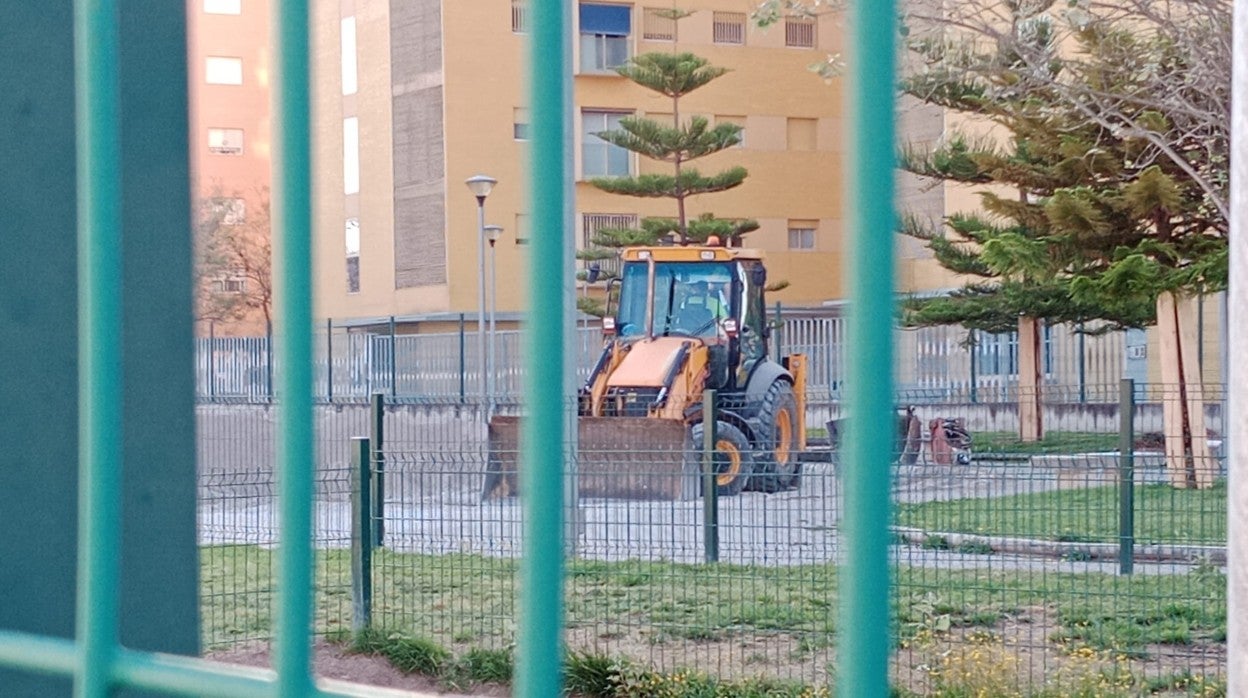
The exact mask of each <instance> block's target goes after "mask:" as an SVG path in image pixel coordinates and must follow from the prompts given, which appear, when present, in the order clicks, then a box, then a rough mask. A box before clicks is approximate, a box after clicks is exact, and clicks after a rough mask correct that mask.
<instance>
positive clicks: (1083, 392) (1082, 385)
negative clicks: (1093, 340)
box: [1079, 322, 1088, 404]
mask: <svg viewBox="0 0 1248 698" xmlns="http://www.w3.org/2000/svg"><path fill="white" fill-rule="evenodd" d="M1085 339H1086V337H1085V336H1084V334H1083V323H1082V322H1081V323H1079V404H1083V403H1085V402H1087V401H1088V377H1087V361H1088V360H1087V352H1086V345H1085Z"/></svg>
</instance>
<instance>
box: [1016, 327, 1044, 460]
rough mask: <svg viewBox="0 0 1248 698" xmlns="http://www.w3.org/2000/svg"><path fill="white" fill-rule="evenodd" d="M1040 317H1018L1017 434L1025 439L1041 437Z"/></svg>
mask: <svg viewBox="0 0 1248 698" xmlns="http://www.w3.org/2000/svg"><path fill="white" fill-rule="evenodd" d="M1040 358H1041V354H1040V321H1039V320H1037V319H1036V318H1034V317H1020V318H1019V319H1018V437H1019V439H1020V440H1022V441H1023V442H1024V443H1032V442H1035V441H1039V440H1041V439H1043V438H1044V419H1043V417H1042V416H1041V413H1040V375H1041V373H1040V368H1041V366H1040Z"/></svg>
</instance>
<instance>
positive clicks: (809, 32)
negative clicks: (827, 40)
mask: <svg viewBox="0 0 1248 698" xmlns="http://www.w3.org/2000/svg"><path fill="white" fill-rule="evenodd" d="M784 45H785V46H792V47H794V48H814V47H815V20H813V19H811V18H809V17H789V18H788V19H785V20H784Z"/></svg>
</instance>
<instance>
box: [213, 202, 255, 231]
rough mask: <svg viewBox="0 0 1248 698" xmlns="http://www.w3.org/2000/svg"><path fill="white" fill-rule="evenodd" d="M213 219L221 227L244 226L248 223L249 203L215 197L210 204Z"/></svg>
mask: <svg viewBox="0 0 1248 698" xmlns="http://www.w3.org/2000/svg"><path fill="white" fill-rule="evenodd" d="M209 205H210V206H211V210H212V217H213V218H214V219H216V220H219V221H221V225H242V224H243V223H246V222H247V202H246V201H245V200H243V199H238V198H234V197H227V196H218V197H214V198H213V199H212V200H211V202H210V204H209Z"/></svg>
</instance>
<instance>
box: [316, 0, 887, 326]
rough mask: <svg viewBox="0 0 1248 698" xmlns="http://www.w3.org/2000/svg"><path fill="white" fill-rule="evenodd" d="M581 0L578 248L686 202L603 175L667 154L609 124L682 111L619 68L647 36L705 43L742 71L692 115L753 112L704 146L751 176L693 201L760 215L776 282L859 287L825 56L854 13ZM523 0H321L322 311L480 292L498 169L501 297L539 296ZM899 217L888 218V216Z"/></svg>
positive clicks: (428, 303)
mask: <svg viewBox="0 0 1248 698" xmlns="http://www.w3.org/2000/svg"><path fill="white" fill-rule="evenodd" d="M679 7H680V8H681V9H682V10H686V11H691V12H692V14H691V15H690V16H688V17H686V18H683V19H680V20H679V21H674V20H672V19H668V18H665V17H664V14H663V13H662V12H661V10H664V9H668V10H670V9H671V8H672V3H671V2H670V0H652V1H651V2H646V0H640V1H639V2H636V3H624V2H605V1H602V0H593V1H590V0H584V1H582V2H579V3H577V5H576V6H575V7H574V8H573V13H572V14H573V26H572V31H573V32H574V33H575V37H573V42H572V44H573V52H574V56H573V72H574V75H575V77H574V109H575V113H574V115H573V122H574V134H575V154H576V155H575V160H576V162H575V178H576V185H575V202H576V203H575V205H576V223H575V225H576V231H575V237H576V240H577V245H578V247H581V246H584V245H585V244H586V243H587V240H588V239H589V236H590V235H591V234H592V233H593V231H594V230H595V229H596V228H598V227H600V226H604V225H619V224H621V223H625V224H627V223H631V222H634V221H636V220H637V219H638V218H640V217H645V216H648V215H668V216H672V215H674V214H675V206H674V204H673V203H672V202H671V201H668V200H641V199H633V198H629V197H623V196H617V195H611V194H607V193H604V192H601V191H599V190H597V189H595V188H594V187H592V186H591V185H590V184H588V182H587V180H588V179H589V178H592V177H594V176H599V175H618V174H630V173H638V172H651V171H654V172H658V171H670V170H666V169H663V168H665V167H667V166H665V165H661V164H658V163H653V162H650V161H646V160H644V159H639V158H637V157H635V156H633V155H632V154H629V153H627V152H626V151H623V150H621V149H619V148H617V147H615V146H613V145H609V144H607V143H606V142H604V141H602V140H601V139H599V138H598V137H597V136H595V135H593V134H594V132H596V131H602V130H606V129H610V128H612V127H613V126H614V125H615V124H616V123H618V120H619V118H620V117H621V116H623V115H627V114H638V115H644V116H647V117H651V118H656V119H666V118H671V114H672V105H671V102H670V100H668V99H667V98H663V97H660V96H657V95H655V94H653V93H650V92H648V91H646V90H644V89H642V88H640V87H638V86H637V85H635V84H633V83H631V82H630V81H628V80H626V79H624V78H621V77H619V76H618V75H617V74H616V73H615V72H614V71H612V70H611V68H612V67H613V66H615V65H618V64H620V63H621V62H623V61H624V60H626V59H627V58H628V57H629V56H632V55H637V54H639V53H643V52H649V51H689V52H692V53H695V54H698V55H700V56H703V57H705V58H707V59H708V60H710V62H711V63H712V64H714V65H718V66H722V67H725V68H728V69H729V71H730V72H729V73H728V74H726V75H725V76H724V77H721V78H719V79H718V80H715V81H713V82H712V83H710V84H709V85H707V86H705V87H703V88H701V89H700V90H698V91H696V92H694V93H692V94H690V95H688V96H687V97H685V98H683V99H682V101H681V110H682V115H684V116H688V115H693V114H700V115H704V116H706V117H707V118H708V119H710V120H711V121H712V122H725V121H727V122H732V123H737V124H740V125H742V126H743V128H744V139H743V142H742V143H741V144H740V145H739V146H737V147H734V148H732V149H730V150H728V151H725V152H722V153H718V154H715V155H713V156H710V157H707V158H705V159H703V160H700V161H698V162H697V163H696V166H697V167H698V168H699V169H701V170H702V171H703V172H713V171H717V170H719V169H723V168H725V167H728V166H732V165H737V164H740V165H742V166H744V167H746V168H747V169H748V170H749V172H750V176H749V178H748V179H747V180H746V182H745V183H744V184H743V185H742V186H740V187H739V188H737V189H733V190H730V191H727V192H723V193H718V194H713V195H705V196H701V197H696V198H695V199H693V200H692V205H691V211H690V213H691V214H692V215H696V214H698V213H702V212H713V213H714V214H715V215H716V216H718V217H721V218H754V219H756V220H758V221H759V223H760V224H761V228H760V229H759V230H757V231H755V232H753V233H750V234H749V235H748V236H747V238H746V244H747V245H748V246H750V247H756V248H761V249H763V250H765V251H766V253H767V257H768V260H769V267H770V271H771V278H772V279H773V280H784V281H787V282H789V286H788V288H786V289H784V290H782V291H779V292H777V293H775V294H773V296H772V300H779V301H782V302H784V303H785V304H786V305H790V306H791V305H808V306H819V305H822V304H824V303H826V302H829V301H835V300H836V299H839V298H841V297H842V295H843V293H844V290H843V289H844V282H843V281H842V277H841V273H840V270H841V258H842V255H843V254H844V252H845V250H844V237H845V231H844V211H843V205H842V200H841V199H842V194H841V189H842V185H841V171H842V167H843V158H844V156H845V142H844V136H843V120H842V111H843V100H844V95H843V90H844V86H843V81H842V80H834V81H832V83H831V84H827V83H825V82H824V80H823V79H822V78H820V77H819V76H818V75H816V74H815V73H813V72H811V71H810V70H809V66H810V65H812V64H814V63H816V62H818V61H821V60H824V59H826V58H827V56H828V55H829V54H834V53H839V52H841V51H843V50H844V39H843V31H842V22H843V18H839V17H834V16H821V17H819V18H815V19H808V18H800V17H791V18H788V19H787V20H786V21H783V22H781V23H779V24H777V25H774V26H772V27H769V28H767V29H760V28H757V27H755V26H754V25H753V24H752V22H751V21H750V18H749V11H750V9H751V7H752V3H751V2H749V1H748V0H687V1H685V0H682V2H681V3H680V4H679ZM529 18H530V14H529V11H528V6H527V3H526V2H525V0H479V1H478V2H458V1H456V2H451V1H445V2H444V1H442V0H403V1H401V2H400V1H398V0H340V2H337V3H323V4H319V5H318V6H317V14H316V16H315V18H314V28H313V54H314V55H313V65H314V71H313V72H314V80H315V84H314V123H315V133H316V142H315V144H314V157H315V162H316V163H317V166H316V174H315V183H314V185H315V201H316V203H315V211H314V216H315V238H316V240H315V253H316V260H317V262H316V263H317V275H316V277H317V284H318V286H317V289H316V292H317V298H316V301H317V313H318V314H319V315H322V316H328V317H332V318H335V319H336V320H337V319H342V320H344V321H349V320H351V319H360V318H384V317H388V316H396V317H399V318H407V319H411V320H415V319H418V318H429V317H435V316H438V315H440V314H444V313H460V312H464V313H467V314H468V315H469V318H470V321H471V317H472V316H473V315H474V314H475V311H476V308H477V302H478V290H477V288H478V281H479V279H480V269H481V265H480V264H479V263H478V256H477V255H478V244H479V243H478V240H479V226H478V209H477V202H476V199H475V198H474V196H473V195H472V193H471V192H470V191H469V189H468V188H467V187H466V186H465V184H464V181H465V180H466V179H468V178H469V177H471V176H473V175H476V174H478V173H483V174H486V175H489V176H491V177H493V178H495V179H497V180H498V184H497V185H496V186H495V187H494V189H493V191H492V192H491V193H490V195H489V196H488V198H487V200H486V203H485V218H486V223H487V224H492V225H498V226H501V227H502V228H503V232H502V234H501V236H500V239H499V241H498V243H497V245H496V247H495V248H494V249H495V254H496V257H495V267H496V271H495V278H496V279H497V284H498V288H499V289H500V291H501V292H500V293H498V310H499V312H500V314H502V315H504V316H505V315H506V314H508V313H510V312H515V311H518V310H520V309H522V308H523V304H524V302H525V294H524V287H525V284H524V279H523V275H524V273H525V268H526V264H525V260H526V251H527V249H528V248H526V247H525V246H524V245H523V244H517V240H518V239H519V240H526V239H530V238H532V237H533V236H537V235H542V234H550V233H544V232H543V231H541V230H533V229H532V228H531V225H530V223H529V212H528V210H527V206H528V203H527V196H528V188H527V185H526V180H527V178H528V176H529V174H528V171H527V167H526V158H527V152H528V149H529V143H528V133H529V108H528V107H529V105H528V102H527V100H528V95H527V91H526V86H525V79H524V72H525V66H526V60H527V53H526V38H527V32H528V29H529V27H528V22H529ZM882 234H883V231H882Z"/></svg>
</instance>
